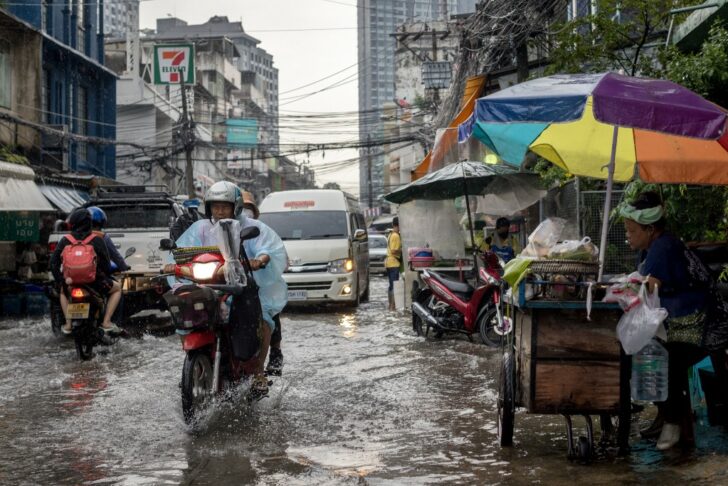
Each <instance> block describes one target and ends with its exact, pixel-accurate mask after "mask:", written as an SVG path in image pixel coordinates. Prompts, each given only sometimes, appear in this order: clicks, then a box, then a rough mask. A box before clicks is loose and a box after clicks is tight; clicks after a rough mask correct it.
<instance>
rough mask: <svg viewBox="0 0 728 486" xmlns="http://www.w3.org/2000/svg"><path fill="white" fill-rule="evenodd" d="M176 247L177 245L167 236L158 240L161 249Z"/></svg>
mask: <svg viewBox="0 0 728 486" xmlns="http://www.w3.org/2000/svg"><path fill="white" fill-rule="evenodd" d="M175 248H177V245H176V244H175V243H174V241H172V240H171V239H169V238H164V239H162V240H159V249H160V250H163V251H172V250H174V249H175Z"/></svg>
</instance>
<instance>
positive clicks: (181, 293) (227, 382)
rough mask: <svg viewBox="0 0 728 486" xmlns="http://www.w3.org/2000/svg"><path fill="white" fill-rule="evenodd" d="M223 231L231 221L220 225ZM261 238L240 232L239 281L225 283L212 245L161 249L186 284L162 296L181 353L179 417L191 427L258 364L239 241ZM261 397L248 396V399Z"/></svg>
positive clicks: (256, 324) (254, 303)
mask: <svg viewBox="0 0 728 486" xmlns="http://www.w3.org/2000/svg"><path fill="white" fill-rule="evenodd" d="M220 224H221V225H223V226H224V231H226V232H229V231H231V230H230V223H229V222H225V221H222V222H221V223H220ZM259 234H260V230H259V229H258V228H256V227H249V228H245V229H243V230H242V231H241V234H240V238H241V240H240V259H241V261H242V266H243V269H244V276H245V277H244V278H243V279H242V281H241V282H237V283H234V284H229V283H225V277H224V273H223V271H222V269H223V265H224V263H225V259H224V258H223V256H222V254H221V253H220V250H219V249H218V248H217V247H193V248H176V247H175V245H174V242H173V241H172V240H170V239H164V240H161V242H160V249H162V250H168V251H172V252H173V255H174V257H175V271H174V276H175V277H177V278H180V279H183V280H186V281H188V282H189V283H185V284H183V285H180V286H178V287H176V288H173V289H172V290H170V291H169V292H167V293H166V294H164V300H165V301H166V303H167V306H168V308H169V311H170V313H171V314H172V320H173V321H174V324H175V327H176V329H177V333H178V334H180V335H181V337H182V349H183V350H184V351H185V353H186V357H185V362H184V366H183V368H182V384H181V388H182V413H183V415H184V419H185V422H187V423H188V424H189V423H193V422H194V421H195V419H196V417H197V416H198V414H199V412H200V411H202V410H203V409H204V408H205V407H206V406H207V405H208V404H209V403H210V401H211V399H212V398H213V397H215V396H217V395H219V394H221V393H223V392H224V391H225V390H227V389H230V388H232V387H234V386H236V385H237V384H239V383H241V382H243V381H244V380H248V379H250V378H251V377H252V376H253V374H254V372H255V369H256V367H257V365H258V359H259V356H258V352H259V348H260V344H261V342H260V337H259V336H261V330H260V328H261V326H263V325H265V323H264V322H263V312H262V308H261V305H260V300H259V298H258V286H257V285H256V283H255V280H254V279H253V273H252V270H251V268H250V262H249V260H248V257H247V255H246V254H245V249H244V248H243V241H245V240H248V239H251V238H255V237H256V236H258V235H259ZM255 398H262V397H256V396H253V394H252V393H249V394H248V399H249V400H252V399H255Z"/></svg>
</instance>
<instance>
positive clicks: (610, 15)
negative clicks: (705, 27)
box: [548, 0, 701, 76]
mask: <svg viewBox="0 0 728 486" xmlns="http://www.w3.org/2000/svg"><path fill="white" fill-rule="evenodd" d="M593 3H595V4H596V7H597V8H596V13H595V14H592V15H589V16H585V17H580V18H577V19H574V20H572V21H570V22H566V23H564V24H562V25H560V26H557V28H556V29H555V31H556V34H555V36H554V38H553V42H554V47H553V48H552V50H551V52H550V57H551V62H552V64H551V65H550V66H549V68H548V72H549V74H553V73H582V72H602V71H615V70H620V69H621V70H623V71H624V72H625V73H626V74H629V75H631V76H634V75H636V74H638V73H640V72H642V71H644V70H646V69H649V67H650V65H651V60H650V59H648V58H646V57H645V56H643V54H644V52H645V46H646V45H647V44H650V43H651V42H653V41H654V40H655V39H658V38H660V35H662V34H663V33H664V32H665V31H666V30H667V27H668V25H669V22H670V10H671V9H673V8H678V7H685V6H689V5H695V4H698V3H701V2H700V1H696V0H596V2H593Z"/></svg>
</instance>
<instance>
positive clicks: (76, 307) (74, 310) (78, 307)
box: [68, 304, 91, 319]
mask: <svg viewBox="0 0 728 486" xmlns="http://www.w3.org/2000/svg"><path fill="white" fill-rule="evenodd" d="M89 310H91V304H68V318H69V319H88V313H89Z"/></svg>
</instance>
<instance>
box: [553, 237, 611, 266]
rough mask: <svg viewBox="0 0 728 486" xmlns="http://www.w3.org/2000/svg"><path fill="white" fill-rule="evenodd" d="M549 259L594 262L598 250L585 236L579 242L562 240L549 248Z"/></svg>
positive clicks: (597, 256)
mask: <svg viewBox="0 0 728 486" xmlns="http://www.w3.org/2000/svg"><path fill="white" fill-rule="evenodd" d="M548 257H549V258H555V259H559V260H583V261H596V260H597V259H598V258H599V249H598V248H597V247H596V246H595V245H594V244H593V243H592V241H591V238H589V237H588V236H585V237H584V238H582V239H581V240H564V241H562V242H561V243H559V244H557V245H554V246H553V247H551V249H550V250H549V253H548Z"/></svg>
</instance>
